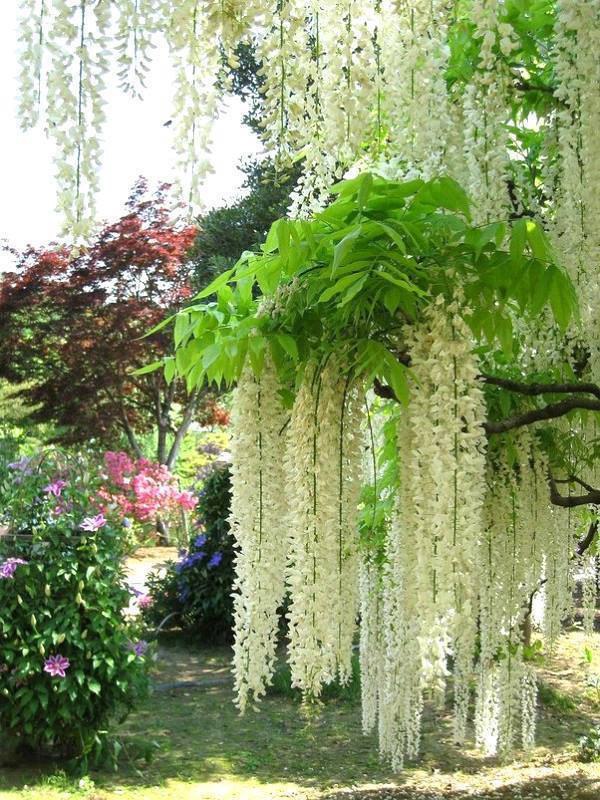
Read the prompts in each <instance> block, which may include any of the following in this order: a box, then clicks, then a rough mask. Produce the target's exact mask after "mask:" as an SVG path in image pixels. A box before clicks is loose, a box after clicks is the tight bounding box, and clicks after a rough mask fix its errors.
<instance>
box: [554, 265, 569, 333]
mask: <svg viewBox="0 0 600 800" xmlns="http://www.w3.org/2000/svg"><path fill="white" fill-rule="evenodd" d="M548 272H551V283H550V292H549V298H550V306H551V308H552V313H553V314H554V319H555V320H556V322H557V323H558V326H559V327H560V329H561V330H563V331H564V330H565V329H566V327H567V326H568V324H569V320H570V319H571V313H572V310H573V302H572V299H571V295H572V286H571V283H570V281H569V280H568V278H566V276H565V275H563V273H562V272H561V271H560V270H559V269H558V268H557V267H555V266H551V267H549V269H548Z"/></svg>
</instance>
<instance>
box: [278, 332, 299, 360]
mask: <svg viewBox="0 0 600 800" xmlns="http://www.w3.org/2000/svg"><path fill="white" fill-rule="evenodd" d="M275 338H276V339H277V341H278V343H279V344H280V345H281V346H282V348H283V349H284V350H285V352H286V353H287V354H288V355H289V356H290V357H291V358H293V359H294V361H298V357H299V356H298V345H297V344H296V340H295V339H294V337H293V336H290V335H289V333H278V334H276V336H275Z"/></svg>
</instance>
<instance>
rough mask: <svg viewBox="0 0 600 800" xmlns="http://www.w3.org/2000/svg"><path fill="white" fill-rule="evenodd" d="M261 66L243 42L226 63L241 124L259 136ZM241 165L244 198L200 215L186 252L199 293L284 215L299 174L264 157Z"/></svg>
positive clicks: (292, 168)
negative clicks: (243, 106) (241, 111)
mask: <svg viewBox="0 0 600 800" xmlns="http://www.w3.org/2000/svg"><path fill="white" fill-rule="evenodd" d="M260 66H261V65H260V63H259V61H258V60H257V58H256V54H255V52H254V49H253V48H252V46H250V45H248V44H246V43H241V44H240V45H238V47H237V48H236V60H235V67H231V65H228V64H224V68H225V69H226V70H227V74H228V78H229V81H228V85H229V90H230V91H231V92H232V93H233V94H234V95H236V96H238V97H239V98H240V99H242V100H243V101H244V103H245V104H246V109H247V110H246V113H245V115H244V118H243V122H244V124H245V125H247V126H248V128H250V130H252V131H253V132H254V133H255V134H257V135H260V131H261V118H262V115H263V113H264V98H263V96H262V94H261V87H262V85H263V83H264V76H263V75H262V74H261V69H260ZM239 169H240V170H241V172H242V173H243V174H244V175H245V179H244V182H243V184H242V189H243V190H244V194H243V196H242V197H240V198H239V199H237V200H236V201H234V202H233V203H230V204H229V205H224V206H220V207H218V208H213V209H211V210H210V211H208V212H206V213H205V214H203V215H202V216H201V217H200V218H199V219H198V235H197V236H196V240H195V242H194V246H193V248H192V251H191V253H190V259H191V261H192V262H193V264H194V275H193V283H194V289H196V290H197V291H200V290H201V289H203V288H204V287H205V286H206V285H207V284H208V283H210V281H211V280H212V279H213V278H214V277H215V276H216V275H218V274H219V273H220V272H222V271H223V270H225V269H228V268H229V267H231V266H233V264H235V262H236V261H237V260H238V258H239V257H240V255H241V254H242V253H243V252H244V251H245V250H257V249H258V246H259V245H260V244H261V243H262V242H263V241H264V239H265V237H266V235H267V231H268V230H269V228H270V227H271V225H272V224H273V222H275V220H276V219H279V217H282V216H284V215H285V214H286V212H287V209H288V207H289V204H290V195H291V193H292V190H293V188H294V186H295V185H296V182H297V181H298V178H299V175H300V166H299V165H295V166H294V165H292V166H291V167H288V168H287V169H286V170H283V169H281V168H278V167H277V166H276V165H275V163H274V161H273V160H272V159H271V158H267V157H264V158H261V159H258V158H254V159H250V160H248V161H247V162H246V163H244V164H242V165H241V166H240V167H239Z"/></svg>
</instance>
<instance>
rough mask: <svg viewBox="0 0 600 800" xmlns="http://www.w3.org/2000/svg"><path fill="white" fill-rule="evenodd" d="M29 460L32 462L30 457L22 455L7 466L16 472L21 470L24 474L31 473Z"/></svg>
mask: <svg viewBox="0 0 600 800" xmlns="http://www.w3.org/2000/svg"><path fill="white" fill-rule="evenodd" d="M31 462H32V459H31V458H27V456H23V457H22V458H20V459H19V460H18V461H13V462H12V463H11V464H9V465H8V468H9V469H14V470H16V471H17V472H22V473H23V474H24V475H31V468H30V466H29V465H30V464H31Z"/></svg>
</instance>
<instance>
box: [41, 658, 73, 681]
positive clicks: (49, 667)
mask: <svg viewBox="0 0 600 800" xmlns="http://www.w3.org/2000/svg"><path fill="white" fill-rule="evenodd" d="M70 666H71V662H70V661H69V659H68V658H65V657H64V656H61V655H60V654H59V655H56V656H50V658H47V659H46V660H45V661H44V672H47V673H48V675H52V677H53V678H65V677H66V670H68V669H69V667H70Z"/></svg>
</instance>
